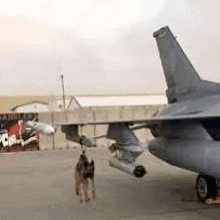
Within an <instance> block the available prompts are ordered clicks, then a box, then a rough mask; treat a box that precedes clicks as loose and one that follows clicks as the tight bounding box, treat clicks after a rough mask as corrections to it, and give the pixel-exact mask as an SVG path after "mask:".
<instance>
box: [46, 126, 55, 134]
mask: <svg viewBox="0 0 220 220" xmlns="http://www.w3.org/2000/svg"><path fill="white" fill-rule="evenodd" d="M47 133H48V134H50V135H52V134H54V133H55V129H54V127H52V126H50V127H48V128H47Z"/></svg>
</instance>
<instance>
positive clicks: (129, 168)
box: [109, 157, 147, 178]
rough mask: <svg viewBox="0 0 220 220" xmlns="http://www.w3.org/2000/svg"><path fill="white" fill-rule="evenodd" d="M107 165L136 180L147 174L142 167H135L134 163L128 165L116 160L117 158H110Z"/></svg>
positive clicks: (125, 162)
mask: <svg viewBox="0 0 220 220" xmlns="http://www.w3.org/2000/svg"><path fill="white" fill-rule="evenodd" d="M109 165H110V166H111V167H114V168H116V169H119V170H121V171H122V172H125V173H128V174H130V175H132V176H135V177H137V178H141V177H143V176H144V175H145V174H146V173H147V171H146V169H145V168H144V167H143V166H141V165H136V164H135V163H134V162H133V163H129V162H127V161H124V160H122V159H118V158H117V157H113V158H111V159H110V161H109Z"/></svg>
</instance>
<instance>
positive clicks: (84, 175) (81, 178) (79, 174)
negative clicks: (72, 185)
mask: <svg viewBox="0 0 220 220" xmlns="http://www.w3.org/2000/svg"><path fill="white" fill-rule="evenodd" d="M94 173H95V163H94V161H93V160H92V161H91V163H89V162H88V159H87V157H86V155H85V151H83V153H82V154H81V155H80V158H79V161H78V163H77V164H76V169H75V181H76V195H77V196H79V199H80V202H83V199H82V197H83V193H82V190H81V184H82V186H83V191H84V199H85V201H86V202H88V201H89V200H90V198H89V189H90V191H91V193H90V194H92V198H93V199H95V185H94V182H95V181H94Z"/></svg>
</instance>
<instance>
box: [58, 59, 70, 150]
mask: <svg viewBox="0 0 220 220" xmlns="http://www.w3.org/2000/svg"><path fill="white" fill-rule="evenodd" d="M59 69H60V73H62V69H61V66H60V61H59ZM60 77H61V82H62V89H63V111H64V117H65V120H66V122H67V115H66V100H65V90H64V80H63V74H62V75H61V76H60ZM66 148H67V149H69V146H68V140H67V139H66Z"/></svg>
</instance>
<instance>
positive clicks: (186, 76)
mask: <svg viewBox="0 0 220 220" xmlns="http://www.w3.org/2000/svg"><path fill="white" fill-rule="evenodd" d="M153 36H154V37H155V38H156V41H157V46H158V50H159V53H160V58H161V62H162V66H163V70H164V74H165V78H166V82H167V86H168V89H167V91H166V95H167V98H168V102H169V103H174V102H178V101H185V100H189V99H193V98H196V97H202V96H207V95H211V94H213V92H215V93H216V92H217V91H218V92H220V86H219V84H217V83H211V82H208V81H204V80H201V79H200V77H199V75H198V73H197V72H196V70H195V69H194V67H193V66H192V64H191V63H190V61H189V59H188V58H187V56H186V54H185V53H184V51H183V50H182V48H181V47H180V45H179V43H178V42H177V40H176V38H175V37H174V35H173V33H172V32H171V31H170V29H169V27H168V26H166V27H163V28H161V29H159V30H158V31H156V32H154V34H153Z"/></svg>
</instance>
